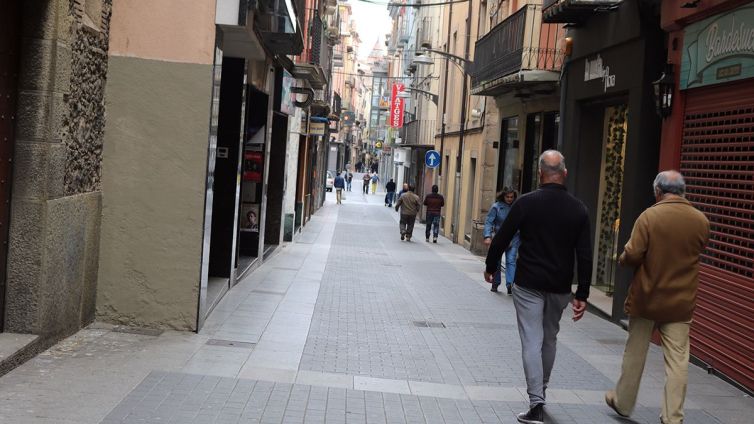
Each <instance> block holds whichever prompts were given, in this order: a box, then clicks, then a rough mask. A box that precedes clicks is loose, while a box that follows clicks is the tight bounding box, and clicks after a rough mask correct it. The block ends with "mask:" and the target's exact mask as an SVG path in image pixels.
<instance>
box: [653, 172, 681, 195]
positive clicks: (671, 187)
mask: <svg viewBox="0 0 754 424" xmlns="http://www.w3.org/2000/svg"><path fill="white" fill-rule="evenodd" d="M652 187H653V188H654V190H655V193H657V192H660V193H661V194H665V193H670V194H675V195H678V196H683V195H684V194H686V181H684V179H683V175H681V173H680V172H678V171H663V172H660V173H659V174H657V177H655V182H654V184H652Z"/></svg>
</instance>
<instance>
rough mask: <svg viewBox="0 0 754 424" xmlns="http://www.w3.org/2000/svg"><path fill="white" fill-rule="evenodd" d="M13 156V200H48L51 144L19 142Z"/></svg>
mask: <svg viewBox="0 0 754 424" xmlns="http://www.w3.org/2000/svg"><path fill="white" fill-rule="evenodd" d="M13 156H14V164H13V200H14V201H16V200H17V199H37V200H45V199H47V186H48V174H47V171H48V169H47V164H48V161H49V157H50V143H45V142H32V143H23V142H17V143H16V147H15V152H14V154H13Z"/></svg>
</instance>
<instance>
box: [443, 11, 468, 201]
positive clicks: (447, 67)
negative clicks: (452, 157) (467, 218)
mask: <svg viewBox="0 0 754 424" xmlns="http://www.w3.org/2000/svg"><path fill="white" fill-rule="evenodd" d="M469 3H471V1H470V0H469ZM452 20H453V3H451V4H450V11H449V12H448V41H447V42H446V43H445V50H446V53H447V50H449V49H450V30H451V26H450V23H451V21H452ZM449 70H450V62H448V60H447V59H446V60H445V79H444V80H445V82H444V83H443V84H444V86H443V90H442V115H441V116H440V119H441V122H442V129H441V130H440V155H443V156H444V155H445V152H444V149H445V111H446V110H447V107H448V71H449ZM444 163H445V161H444V160H443V158H442V157H441V158H440V166H439V167H438V173H437V175H438V177H442V176H443V165H444ZM443 189H447V187H443ZM446 194H447V193H446Z"/></svg>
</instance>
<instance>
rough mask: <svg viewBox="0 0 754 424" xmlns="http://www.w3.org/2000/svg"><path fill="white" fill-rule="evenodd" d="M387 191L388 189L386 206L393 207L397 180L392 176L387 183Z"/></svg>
mask: <svg viewBox="0 0 754 424" xmlns="http://www.w3.org/2000/svg"><path fill="white" fill-rule="evenodd" d="M385 191H387V194H385V206H387V207H389V208H392V207H393V201H394V199H395V181H393V179H392V178H391V179H390V181H388V182H387V184H385Z"/></svg>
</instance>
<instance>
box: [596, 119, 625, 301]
mask: <svg viewBox="0 0 754 424" xmlns="http://www.w3.org/2000/svg"><path fill="white" fill-rule="evenodd" d="M603 119H604V123H603V127H602V133H603V134H602V160H601V163H600V180H599V181H600V182H599V191H598V198H597V205H599V206H598V208H597V225H596V231H597V234H595V237H594V240H595V242H594V244H595V249H594V261H593V265H592V266H593V267H594V268H593V270H592V285H593V286H595V288H597V289H599V290H602V291H604V292H605V294H607V295H612V294H613V291H614V287H615V271H616V268H617V266H618V250H619V249H618V227H619V226H620V206H621V202H620V201H621V195H622V191H623V161H624V158H625V152H626V139H627V137H628V107H627V106H626V105H618V106H610V107H606V108H605V113H604V118H603Z"/></svg>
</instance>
